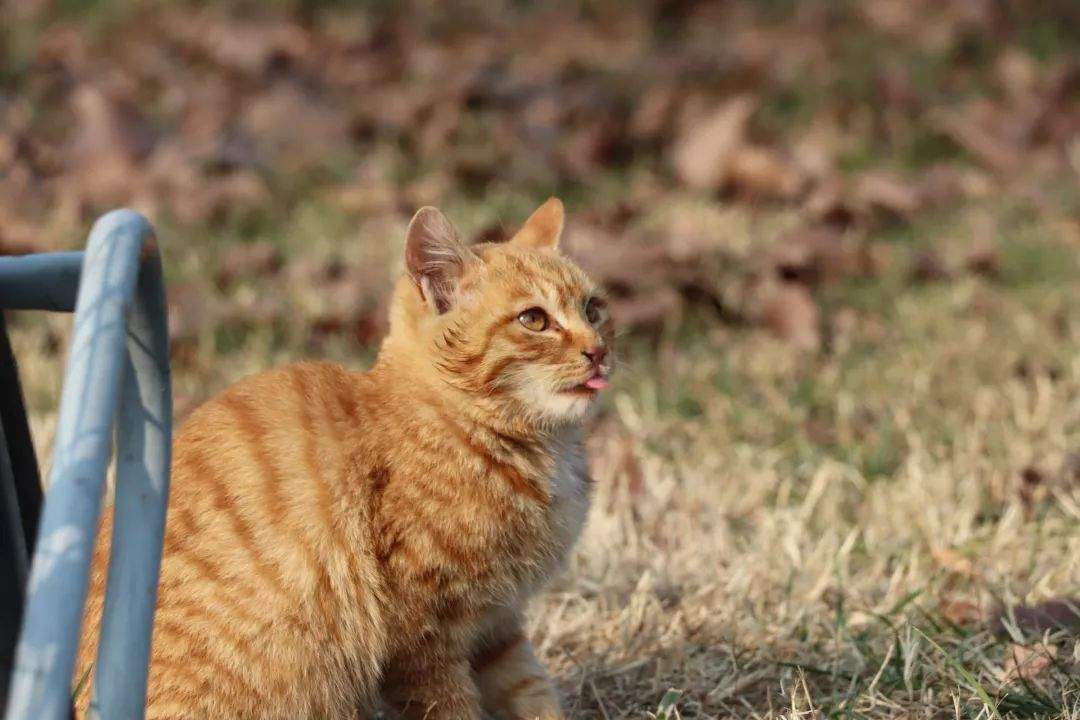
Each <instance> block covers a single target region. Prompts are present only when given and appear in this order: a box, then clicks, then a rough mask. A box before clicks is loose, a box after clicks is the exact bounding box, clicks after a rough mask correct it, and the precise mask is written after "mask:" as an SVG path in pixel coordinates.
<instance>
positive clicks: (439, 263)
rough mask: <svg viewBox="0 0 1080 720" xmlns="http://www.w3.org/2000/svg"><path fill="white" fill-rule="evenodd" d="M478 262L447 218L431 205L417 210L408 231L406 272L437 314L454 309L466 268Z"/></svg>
mask: <svg viewBox="0 0 1080 720" xmlns="http://www.w3.org/2000/svg"><path fill="white" fill-rule="evenodd" d="M476 259H477V258H476V255H475V254H474V253H473V252H472V251H471V250H469V248H467V247H466V246H465V244H464V243H462V242H461V239H460V238H459V237H458V234H457V230H455V229H454V226H453V225H451V224H450V221H449V220H447V219H446V216H445V215H443V214H442V213H441V212H439V211H438V210H436V209H435V208H433V207H430V206H429V207H422V208H420V209H419V210H417V211H416V215H414V216H413V219H412V222H410V223H409V229H408V230H407V231H406V232H405V270H406V271H407V272H408V273H409V277H410V278H412V281H413V282H414V283H416V287H417V289H419V291H420V295H421V297H423V298H424V301H425V302H426V303H427V304H428V306H429V307H431V308H432V309H433V310H434V311H435V312H437V313H439V314H442V313H444V312H446V311H447V310H449V309H450V308H451V307H453V306H454V303H455V301H456V300H457V294H458V293H457V290H458V283H459V282H460V281H461V277H462V275H464V274H465V268H466V267H467V266H468V265H469V264H470V263H472V262H473V261H475V260H476Z"/></svg>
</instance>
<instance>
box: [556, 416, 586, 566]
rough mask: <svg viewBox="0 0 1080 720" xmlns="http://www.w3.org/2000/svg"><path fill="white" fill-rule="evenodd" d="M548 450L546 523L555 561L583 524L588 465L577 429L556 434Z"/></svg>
mask: <svg viewBox="0 0 1080 720" xmlns="http://www.w3.org/2000/svg"><path fill="white" fill-rule="evenodd" d="M551 452H552V457H553V459H554V464H553V468H552V471H551V475H550V477H549V483H550V485H549V488H550V496H551V501H550V502H549V504H548V508H547V524H548V529H549V532H550V533H551V542H552V546H553V550H554V551H555V553H554V554H555V555H556V556H557V558H556V559H555V560H556V563H558V562H561V561H562V560H563V559H564V558H565V556H566V554H567V553H568V552H569V550H570V548H571V547H572V546H573V544H574V542H575V541H576V540H577V538H578V536H579V535H580V534H581V529H582V527H583V526H584V524H585V516H586V515H587V514H588V511H589V495H590V493H589V469H588V463H587V462H586V458H585V448H584V444H583V443H582V441H581V436H580V431H574V432H572V433H571V432H568V433H567V434H565V435H563V436H560V437H557V438H556V439H555V440H554V441H553V444H552V448H551Z"/></svg>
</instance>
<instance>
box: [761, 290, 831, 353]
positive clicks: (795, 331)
mask: <svg viewBox="0 0 1080 720" xmlns="http://www.w3.org/2000/svg"><path fill="white" fill-rule="evenodd" d="M761 319H762V322H763V323H764V325H765V327H767V328H769V330H771V331H772V332H773V333H774V334H775V335H776V336H777V337H779V338H781V339H783V340H786V341H788V342H789V343H791V344H792V345H793V346H794V347H796V348H798V349H800V350H807V351H815V350H817V349H818V348H819V347H820V346H821V312H820V311H819V310H818V306H817V303H816V302H814V298H813V296H812V295H811V294H810V291H809V290H807V289H806V288H805V287H803V286H802V285H795V284H793V283H778V284H776V285H775V287H774V289H773V290H772V291H771V292H769V293H768V295H767V296H766V298H765V300H764V302H763V304H762V310H761Z"/></svg>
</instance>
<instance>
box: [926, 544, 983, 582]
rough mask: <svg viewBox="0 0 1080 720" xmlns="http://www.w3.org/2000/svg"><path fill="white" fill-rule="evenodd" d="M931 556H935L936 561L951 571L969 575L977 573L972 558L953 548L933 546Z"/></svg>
mask: <svg viewBox="0 0 1080 720" xmlns="http://www.w3.org/2000/svg"><path fill="white" fill-rule="evenodd" d="M930 556H931V557H932V558H934V562H936V563H937V564H938V565H940V566H941V567H942V568H944V569H945V570H948V571H949V572H952V573H956V574H957V575H964V576H967V577H973V576H974V575H975V565H974V564H973V563H972V562H971V559H970V558H967V557H965V556H963V555H961V554H960V553H959V552H957V551H956V550H953V549H952V548H932V549H931V550H930Z"/></svg>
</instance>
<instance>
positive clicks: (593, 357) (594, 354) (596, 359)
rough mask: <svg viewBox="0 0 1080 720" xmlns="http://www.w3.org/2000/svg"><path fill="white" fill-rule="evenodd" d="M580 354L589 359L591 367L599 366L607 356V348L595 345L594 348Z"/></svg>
mask: <svg viewBox="0 0 1080 720" xmlns="http://www.w3.org/2000/svg"><path fill="white" fill-rule="evenodd" d="M581 354H582V355H584V356H585V357H587V358H589V362H591V363H592V364H593V365H599V364H600V363H602V362H603V361H604V357H605V356H607V348H606V347H604V346H603V345H597V346H596V347H594V348H590V349H588V350H582V351H581Z"/></svg>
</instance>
